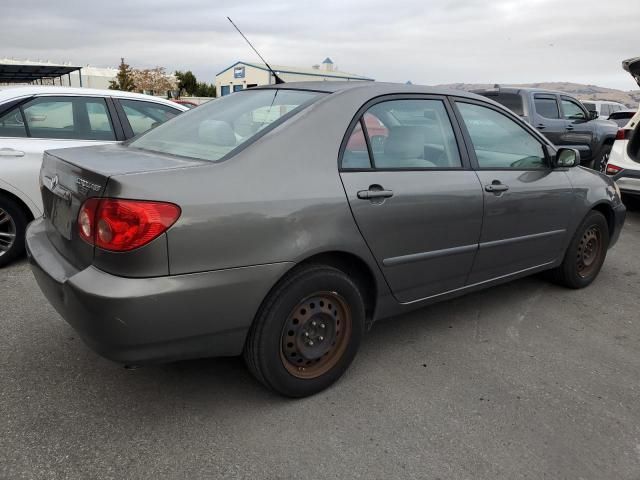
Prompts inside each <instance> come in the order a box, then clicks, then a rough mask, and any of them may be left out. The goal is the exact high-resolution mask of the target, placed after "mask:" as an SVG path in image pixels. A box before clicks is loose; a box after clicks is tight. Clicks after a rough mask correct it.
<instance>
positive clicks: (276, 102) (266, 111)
mask: <svg viewBox="0 0 640 480" xmlns="http://www.w3.org/2000/svg"><path fill="white" fill-rule="evenodd" d="M320 95H323V94H322V93H319V92H309V91H304V90H284V89H278V90H276V89H272V90H271V89H270V90H253V91H246V92H238V93H235V94H232V95H229V96H226V97H224V98H221V99H219V100H215V101H212V102H208V103H207V104H205V105H202V106H200V107H198V108H196V109H194V110H192V111H190V112H189V113H188V114H183V115H181V116H178V117H176V118H175V120H172V121H170V122H167V123H164V124H162V125H160V126H158V127H156V128H154V129H153V130H151V131H149V132H148V133H146V134H145V135H142V136H141V137H138V138H136V139H135V140H133V141H132V142H131V143H130V144H129V145H130V146H131V147H134V148H141V149H144V150H151V151H154V152H161V153H169V154H172V155H180V156H182V157H190V158H197V159H200V160H209V161H214V162H215V161H217V160H220V159H222V158H223V157H224V156H225V155H227V154H228V153H229V152H231V151H232V150H233V149H235V148H236V147H238V146H239V145H242V144H243V143H245V142H247V141H248V140H250V139H251V138H254V137H256V136H258V135H259V134H260V133H261V132H262V133H264V132H265V129H266V128H267V127H268V126H270V125H272V126H273V125H275V124H276V123H278V121H279V120H280V119H282V118H283V117H284V116H285V115H287V114H288V113H291V112H295V111H297V110H300V109H302V108H304V107H306V106H307V105H308V104H310V103H311V102H313V101H314V100H315V99H317V98H318V97H319V96H320Z"/></svg>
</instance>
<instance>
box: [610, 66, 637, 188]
mask: <svg viewBox="0 0 640 480" xmlns="http://www.w3.org/2000/svg"><path fill="white" fill-rule="evenodd" d="M622 65H623V67H624V69H625V70H627V71H628V72H629V73H630V74H631V75H632V76H633V78H634V79H635V80H636V82H637V83H638V85H640V57H637V58H632V59H629V60H625V61H624V62H622ZM606 173H607V175H610V176H612V177H613V179H614V180H615V181H616V184H617V185H618V187H619V188H620V191H621V192H622V193H626V194H628V195H640V110H638V113H636V114H635V116H634V117H633V118H632V119H631V120H629V123H627V124H626V125H625V126H624V127H622V128H621V129H619V130H618V135H617V136H616V140H615V142H614V143H613V147H612V149H611V154H610V155H609V161H608V162H607V169H606Z"/></svg>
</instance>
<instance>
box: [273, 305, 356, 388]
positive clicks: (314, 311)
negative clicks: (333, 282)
mask: <svg viewBox="0 0 640 480" xmlns="http://www.w3.org/2000/svg"><path fill="white" fill-rule="evenodd" d="M352 329H353V320H352V316H351V309H350V308H349V305H348V304H347V302H346V300H345V299H344V298H342V296H340V295H339V294H338V293H336V292H317V293H314V294H313V295H309V296H308V297H306V298H305V299H304V300H302V301H301V302H299V303H298V304H297V305H296V306H295V308H293V309H292V310H291V312H290V314H289V316H288V317H287V321H286V322H285V324H284V328H283V329H282V334H281V342H280V343H281V347H280V359H281V360H282V364H283V365H284V367H285V368H286V369H287V371H288V372H289V373H290V374H291V375H293V376H294V377H297V378H302V379H312V378H317V377H320V376H321V375H323V374H325V373H327V372H328V371H329V370H331V369H332V368H333V367H334V366H335V365H336V364H337V363H338V362H339V361H340V359H341V358H342V356H343V354H344V352H345V351H346V349H347V346H348V345H349V341H350V339H351V332H352Z"/></svg>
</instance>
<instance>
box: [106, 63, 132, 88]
mask: <svg viewBox="0 0 640 480" xmlns="http://www.w3.org/2000/svg"><path fill="white" fill-rule="evenodd" d="M109 89H110V90H123V91H125V92H132V91H133V90H135V89H136V84H135V82H134V79H133V71H132V70H131V67H129V65H128V64H126V63H124V58H120V66H119V67H118V73H117V75H116V79H115V80H111V81H110V82H109Z"/></svg>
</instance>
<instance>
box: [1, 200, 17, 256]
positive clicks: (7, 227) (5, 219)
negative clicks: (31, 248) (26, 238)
mask: <svg viewBox="0 0 640 480" xmlns="http://www.w3.org/2000/svg"><path fill="white" fill-rule="evenodd" d="M15 241H16V223H15V222H14V221H13V218H12V217H11V215H9V212H7V211H6V210H4V209H2V208H0V257H1V256H3V255H4V254H5V253H7V252H8V251H9V250H11V247H13V244H14V242H15Z"/></svg>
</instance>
